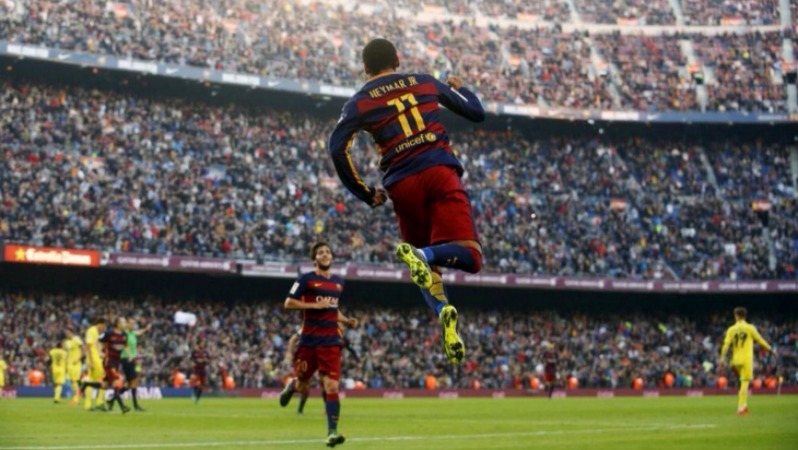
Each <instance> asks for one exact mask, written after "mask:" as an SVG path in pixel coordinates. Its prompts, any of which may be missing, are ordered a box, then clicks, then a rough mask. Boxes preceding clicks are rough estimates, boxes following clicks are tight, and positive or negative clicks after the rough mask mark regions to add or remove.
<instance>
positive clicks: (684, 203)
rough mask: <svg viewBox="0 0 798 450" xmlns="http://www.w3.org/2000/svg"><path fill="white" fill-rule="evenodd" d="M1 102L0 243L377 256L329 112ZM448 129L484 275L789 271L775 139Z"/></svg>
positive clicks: (792, 226)
mask: <svg viewBox="0 0 798 450" xmlns="http://www.w3.org/2000/svg"><path fill="white" fill-rule="evenodd" d="M0 111H2V112H3V114H2V117H0V152H2V155H3V158H2V160H1V162H0V164H2V170H0V198H1V199H2V207H0V235H3V236H4V237H6V239H7V240H8V241H11V242H22V243H29V244H34V245H44V246H54V247H70V248H71V247H79V248H80V247H82V248H95V249H100V250H104V251H114V252H136V253H158V254H175V255H201V256H213V257H230V258H238V259H250V260H258V261H266V260H276V261H298V260H304V258H305V253H306V249H307V248H308V246H309V244H310V243H311V242H313V241H315V240H316V239H318V238H319V237H324V238H325V239H327V240H329V241H330V242H331V243H332V244H333V246H334V247H335V248H336V250H337V252H338V254H339V255H341V257H342V258H343V259H344V260H345V261H347V262H355V263H380V264H386V263H387V264H390V263H392V256H391V255H392V247H393V245H394V244H395V240H396V239H398V238H399V233H398V230H397V227H396V225H395V219H394V218H393V213H392V211H391V210H390V209H389V208H380V209H378V210H374V211H372V210H370V209H369V208H368V207H366V206H365V205H363V204H361V203H360V202H358V201H357V200H355V199H354V198H353V197H352V196H351V195H349V194H348V193H347V192H346V191H345V190H344V189H343V187H342V186H341V185H340V183H339V182H338V180H337V177H336V175H335V171H334V168H333V167H332V164H331V162H330V159H329V157H328V156H327V154H326V151H325V148H326V144H325V137H326V136H329V133H330V130H331V127H332V125H333V122H332V121H331V120H326V119H320V118H317V117H314V116H312V115H304V114H297V113H288V112H280V111H274V110H254V109H248V108H245V107H238V106H225V107H220V106H212V105H208V104H203V103H198V102H193V101H188V100H177V99H167V100H154V99H149V98H142V97H137V96H133V95H130V94H122V93H112V92H101V91H97V90H85V89H82V88H76V87H56V86H48V85H40V84H21V85H16V84H11V83H6V84H4V85H3V86H2V91H0ZM453 138H454V142H453V148H454V149H455V151H456V152H457V154H458V157H459V158H460V160H461V161H462V163H463V165H464V167H465V170H466V172H465V174H464V184H465V186H466V189H467V191H468V192H469V193H470V195H471V199H472V206H473V208H474V212H475V220H476V225H477V228H478V231H479V233H480V236H481V240H482V243H483V246H484V253H485V258H486V259H485V262H484V266H485V268H486V270H488V271H501V272H511V273H513V272H514V273H535V274H554V275H563V276H610V277H620V278H637V279H640V278H645V279H652V278H674V277H681V278H683V279H704V280H706V279H717V278H722V279H728V278H732V279H761V278H796V276H798V275H797V274H796V270H795V266H796V264H798V259H797V258H798V234H796V232H795V230H796V229H798V219H796V217H798V213H797V211H798V205H797V204H796V201H795V199H794V194H793V192H792V182H791V177H792V176H793V175H792V174H791V169H790V167H789V156H788V150H787V149H786V148H784V147H782V146H779V145H770V144H764V143H761V142H752V143H748V144H744V145H743V144H735V143H732V142H728V143H723V144H717V145H714V146H707V147H706V148H705V149H704V150H703V151H704V152H705V153H706V156H707V158H708V163H707V165H705V164H702V162H701V161H700V160H699V159H700V157H699V155H700V153H701V151H702V150H700V149H698V148H697V147H695V144H693V143H690V142H678V141H668V140H646V139H632V140H628V141H613V140H607V141H601V140H591V139H583V138H579V139H576V138H565V137H558V138H535V139H527V138H525V137H524V136H522V135H520V134H518V133H514V132H485V131H479V130H477V131H473V130H469V129H464V130H457V132H456V133H453ZM372 145H373V144H372V143H371V142H369V141H368V140H367V139H366V138H365V137H364V136H361V137H360V138H359V139H358V143H357V145H356V147H355V148H356V149H357V151H358V153H359V154H360V155H369V156H368V157H363V156H357V157H356V159H357V160H358V161H359V162H360V164H361V166H362V169H363V172H364V174H367V175H369V176H370V177H371V180H372V181H373V182H375V183H378V180H376V179H375V178H376V177H377V176H378V171H377V168H376V159H375V158H374V155H376V151H375V150H374V149H373V148H372ZM738 151H739V152H742V153H743V154H744V155H745V157H740V156H739V154H738ZM708 167H710V168H712V170H711V173H713V174H714V175H715V182H714V183H713V181H712V180H710V177H709V175H708V174H709V173H710V172H708ZM753 200H768V201H770V202H771V203H772V206H773V207H772V211H771V212H770V213H769V214H768V216H769V217H768V218H763V217H761V215H760V214H756V213H754V212H752V211H751V208H750V206H751V201H753ZM764 219H771V220H769V222H770V223H769V226H768V227H767V228H766V227H765V226H764V225H765V223H766V222H765V220H764ZM364 224H368V226H364ZM771 243H772V245H773V251H770V245H771ZM772 255H775V256H776V260H775V265H773V264H772V262H771V256H772ZM707 267H708V268H709V269H707Z"/></svg>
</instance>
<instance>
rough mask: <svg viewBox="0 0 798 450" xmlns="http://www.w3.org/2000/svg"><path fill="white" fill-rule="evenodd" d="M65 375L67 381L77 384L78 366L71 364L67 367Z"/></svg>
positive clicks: (78, 379)
mask: <svg viewBox="0 0 798 450" xmlns="http://www.w3.org/2000/svg"><path fill="white" fill-rule="evenodd" d="M67 375H69V379H70V380H72V381H74V382H76V383H77V382H78V381H80V364H72V365H69V366H67Z"/></svg>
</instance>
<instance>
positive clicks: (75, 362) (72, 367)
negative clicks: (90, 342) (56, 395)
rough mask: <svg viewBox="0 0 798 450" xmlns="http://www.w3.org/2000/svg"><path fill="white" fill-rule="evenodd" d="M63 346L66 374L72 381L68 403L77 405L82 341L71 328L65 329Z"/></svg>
mask: <svg viewBox="0 0 798 450" xmlns="http://www.w3.org/2000/svg"><path fill="white" fill-rule="evenodd" d="M64 347H66V351H67V376H68V377H69V381H70V382H71V383H72V392H73V395H72V401H71V402H69V404H70V405H77V404H78V399H79V398H80V372H81V370H80V364H81V360H82V359H83V350H82V348H83V341H82V340H80V337H78V335H77V334H75V331H74V330H72V329H71V328H67V329H66V341H65V342H64Z"/></svg>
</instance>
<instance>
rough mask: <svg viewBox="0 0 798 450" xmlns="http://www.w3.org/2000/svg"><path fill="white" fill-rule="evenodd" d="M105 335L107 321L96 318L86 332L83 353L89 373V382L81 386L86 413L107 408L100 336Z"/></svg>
mask: <svg viewBox="0 0 798 450" xmlns="http://www.w3.org/2000/svg"><path fill="white" fill-rule="evenodd" d="M103 333H105V321H104V320H103V318H102V317H99V316H98V317H94V318H93V319H92V320H91V326H90V327H89V328H88V329H87V330H86V337H85V340H84V342H85V346H86V348H85V349H84V350H83V352H84V353H85V354H86V370H87V372H88V373H89V381H88V382H87V383H81V384H80V390H81V391H82V392H83V407H84V408H85V409H86V411H95V410H101V411H104V410H105V409H106V407H105V389H102V387H101V386H102V381H103V379H104V378H105V372H104V371H103V362H102V353H101V352H100V335H101V334H103ZM95 389H97V390H98V392H97V399H96V400H95V401H94V404H92V393H93V391H94V390H95Z"/></svg>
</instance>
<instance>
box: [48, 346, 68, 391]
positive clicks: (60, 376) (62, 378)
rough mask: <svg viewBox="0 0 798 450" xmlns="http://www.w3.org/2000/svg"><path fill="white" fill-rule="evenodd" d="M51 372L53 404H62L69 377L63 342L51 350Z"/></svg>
mask: <svg viewBox="0 0 798 450" xmlns="http://www.w3.org/2000/svg"><path fill="white" fill-rule="evenodd" d="M50 371H51V372H52V375H53V387H54V388H55V389H54V391H53V403H61V390H62V389H63V388H64V383H65V382H66V375H67V351H66V350H64V347H63V341H62V340H61V339H59V340H58V345H57V346H55V347H53V348H52V349H51V350H50Z"/></svg>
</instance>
